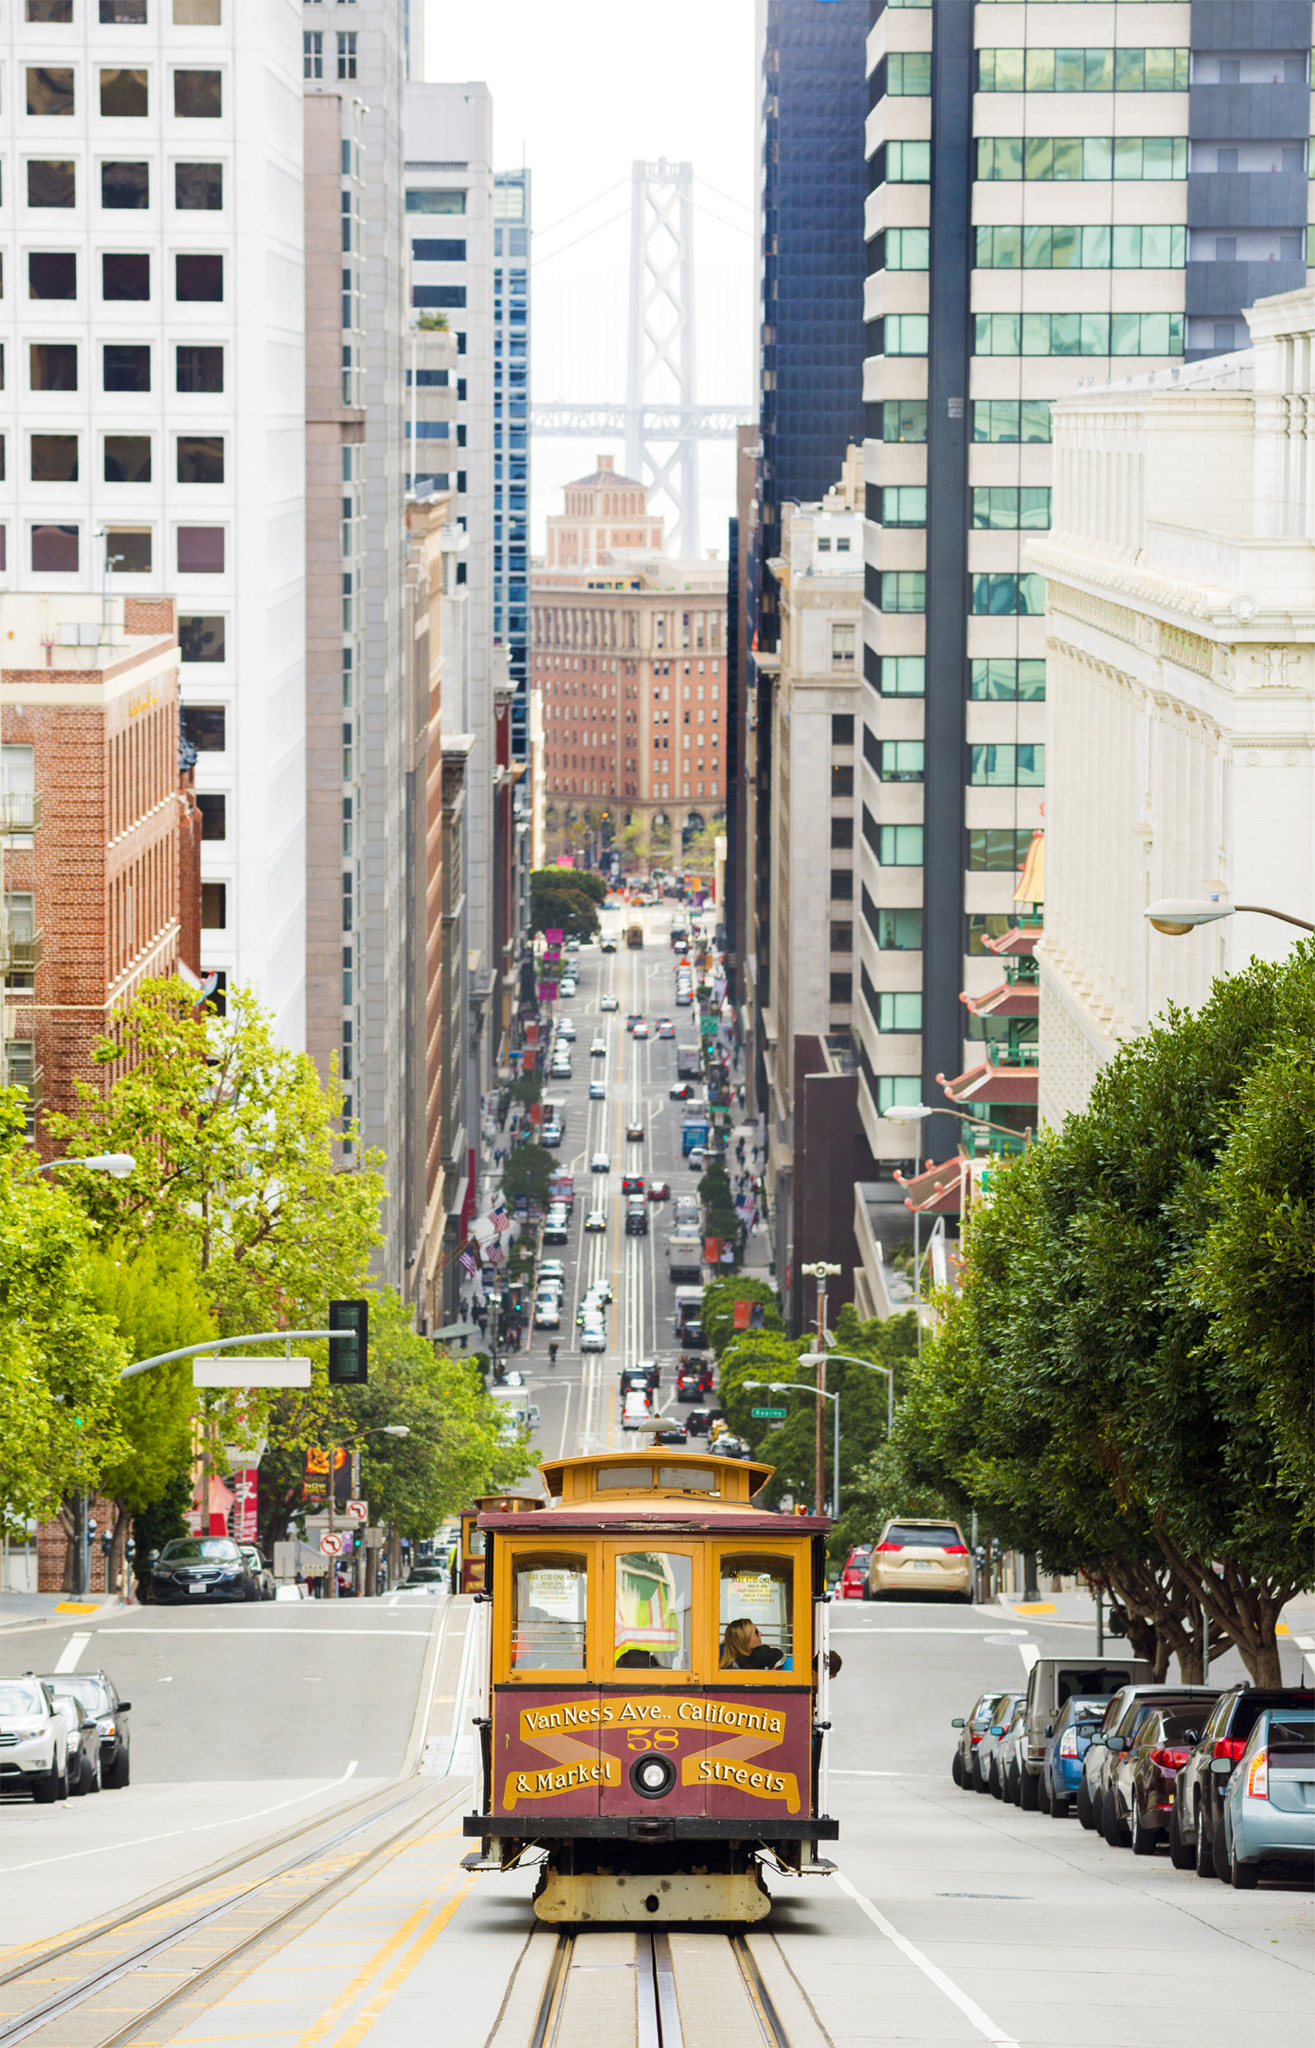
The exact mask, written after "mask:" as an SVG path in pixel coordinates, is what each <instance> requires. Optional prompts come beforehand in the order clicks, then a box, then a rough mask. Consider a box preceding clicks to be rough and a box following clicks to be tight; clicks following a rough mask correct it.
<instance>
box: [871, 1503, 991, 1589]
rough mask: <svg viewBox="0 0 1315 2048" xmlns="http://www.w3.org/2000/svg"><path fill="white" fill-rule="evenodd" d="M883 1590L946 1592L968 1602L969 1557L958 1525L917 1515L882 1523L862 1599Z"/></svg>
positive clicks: (969, 1583) (970, 1578)
mask: <svg viewBox="0 0 1315 2048" xmlns="http://www.w3.org/2000/svg"><path fill="white" fill-rule="evenodd" d="M887 1593H917V1594H923V1593H951V1594H954V1595H956V1596H957V1597H958V1598H959V1599H960V1600H967V1601H969V1602H971V1600H972V1597H973V1561H972V1559H971V1557H970V1556H969V1555H968V1545H967V1544H966V1543H965V1542H964V1540H963V1531H962V1530H961V1529H960V1527H959V1525H958V1523H957V1522H942V1521H937V1520H934V1519H932V1518H931V1517H928V1518H927V1519H925V1520H924V1519H923V1518H921V1517H920V1516H917V1515H907V1516H904V1517H902V1518H901V1519H900V1520H898V1521H894V1522H887V1524H886V1526H885V1528H884V1529H883V1530H882V1532H881V1534H880V1536H878V1538H877V1540H876V1542H875V1543H874V1544H873V1546H872V1559H871V1562H870V1564H869V1565H868V1590H867V1597H868V1599H869V1600H880V1599H881V1598H882V1597H883V1595H884V1594H887Z"/></svg>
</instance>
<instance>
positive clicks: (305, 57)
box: [301, 28, 324, 79]
mask: <svg viewBox="0 0 1315 2048" xmlns="http://www.w3.org/2000/svg"><path fill="white" fill-rule="evenodd" d="M301 75H302V77H303V78H309V79H317V78H323V76H324V31H323V30H322V29H318V28H308V29H303V30H302V34H301Z"/></svg>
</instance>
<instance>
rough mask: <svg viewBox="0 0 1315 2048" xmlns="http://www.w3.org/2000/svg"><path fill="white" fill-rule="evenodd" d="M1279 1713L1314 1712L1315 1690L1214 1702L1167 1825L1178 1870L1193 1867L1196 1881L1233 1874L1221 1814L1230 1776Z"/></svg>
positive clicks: (1249, 1691)
mask: <svg viewBox="0 0 1315 2048" xmlns="http://www.w3.org/2000/svg"><path fill="white" fill-rule="evenodd" d="M1280 1708H1293V1709H1295V1710H1297V1711H1298V1712H1301V1711H1308V1710H1310V1709H1312V1708H1315V1690H1312V1689H1310V1688H1309V1687H1306V1686H1283V1687H1277V1686H1275V1687H1260V1686H1255V1687H1252V1686H1245V1685H1236V1686H1232V1687H1230V1688H1229V1689H1228V1691H1226V1692H1223V1693H1221V1694H1220V1695H1219V1698H1218V1699H1217V1700H1216V1701H1215V1704H1214V1706H1213V1707H1212V1708H1211V1710H1210V1714H1209V1716H1208V1718H1207V1720H1206V1723H1205V1726H1204V1727H1203V1728H1202V1730H1201V1740H1200V1741H1199V1742H1198V1743H1197V1745H1196V1748H1195V1749H1194V1750H1193V1751H1192V1754H1191V1756H1190V1757H1189V1758H1188V1760H1187V1762H1186V1764H1184V1766H1183V1769H1182V1774H1181V1776H1180V1777H1179V1780H1178V1791H1177V1797H1176V1799H1175V1801H1174V1810H1173V1814H1172V1816H1171V1817H1170V1821H1169V1854H1170V1857H1171V1858H1172V1860H1173V1864H1174V1867H1175V1868H1176V1869H1178V1870H1187V1869H1189V1868H1191V1867H1195V1870H1196V1874H1197V1876H1198V1877H1218V1878H1221V1879H1223V1880H1224V1881H1225V1882H1227V1880H1228V1878H1229V1876H1230V1875H1231V1873H1230V1870H1229V1863H1228V1845H1227V1840H1226V1837H1225V1832H1224V1819H1223V1809H1224V1796H1225V1794H1226V1792H1227V1790H1228V1783H1229V1774H1230V1772H1231V1770H1232V1767H1233V1766H1234V1765H1235V1764H1237V1763H1239V1762H1240V1761H1241V1758H1242V1754H1243V1752H1244V1750H1245V1749H1246V1746H1247V1743H1248V1742H1249V1740H1250V1738H1251V1731H1252V1729H1253V1728H1254V1727H1255V1725H1256V1722H1257V1721H1258V1720H1259V1719H1260V1717H1261V1715H1262V1714H1264V1713H1267V1712H1269V1711H1270V1710H1271V1709H1273V1710H1275V1711H1277V1710H1278V1709H1280ZM1222 1763H1226V1764H1227V1765H1228V1766H1229V1771H1216V1770H1214V1769H1213V1768H1212V1766H1213V1765H1215V1764H1222Z"/></svg>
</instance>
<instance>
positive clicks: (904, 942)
mask: <svg viewBox="0 0 1315 2048" xmlns="http://www.w3.org/2000/svg"><path fill="white" fill-rule="evenodd" d="M875 930H876V940H877V944H878V946H879V947H880V948H881V951H882V952H883V953H918V952H921V950H922V912H921V910H878V911H877V912H876V926H875Z"/></svg>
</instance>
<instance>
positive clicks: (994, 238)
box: [975, 226, 1219, 270]
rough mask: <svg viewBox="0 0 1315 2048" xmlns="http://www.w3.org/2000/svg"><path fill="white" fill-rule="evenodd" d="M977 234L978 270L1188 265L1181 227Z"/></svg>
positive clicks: (1035, 229)
mask: <svg viewBox="0 0 1315 2048" xmlns="http://www.w3.org/2000/svg"><path fill="white" fill-rule="evenodd" d="M976 235H977V245H976V259H975V260H976V262H977V266H978V268H979V269H981V270H1181V269H1182V267H1183V265H1184V264H1185V263H1186V261H1187V229H1186V228H1185V227H1108V226H1103V227H1075V226H1054V227H997V228H978V229H977V230H976ZM1218 253H1219V244H1218V240H1216V243H1215V254H1216V258H1217V257H1218Z"/></svg>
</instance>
